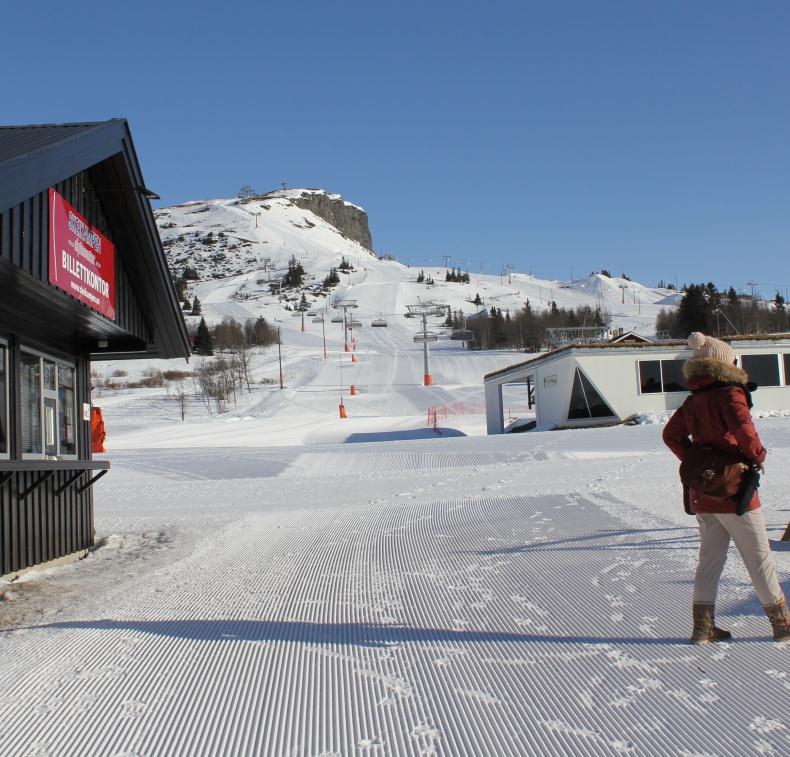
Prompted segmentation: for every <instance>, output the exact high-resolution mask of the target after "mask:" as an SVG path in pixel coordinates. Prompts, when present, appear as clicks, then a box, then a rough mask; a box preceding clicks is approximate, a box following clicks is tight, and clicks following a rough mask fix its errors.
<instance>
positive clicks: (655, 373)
mask: <svg viewBox="0 0 790 757" xmlns="http://www.w3.org/2000/svg"><path fill="white" fill-rule="evenodd" d="M639 385H640V387H641V388H642V394H655V393H656V392H660V391H661V361H660V360H640V361H639Z"/></svg>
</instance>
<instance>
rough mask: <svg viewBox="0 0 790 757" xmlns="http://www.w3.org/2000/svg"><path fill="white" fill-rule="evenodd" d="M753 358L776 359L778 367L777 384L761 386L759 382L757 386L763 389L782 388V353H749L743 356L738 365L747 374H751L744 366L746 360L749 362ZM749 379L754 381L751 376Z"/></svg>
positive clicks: (775, 362)
mask: <svg viewBox="0 0 790 757" xmlns="http://www.w3.org/2000/svg"><path fill="white" fill-rule="evenodd" d="M753 357H756V358H759V357H772V358H774V364H775V366H776V383H775V384H761V383H759V382H757V385H758V386H759V387H760V388H761V389H776V388H779V387H781V386H782V385H783V384H782V363H783V362H784V361H782V360H779V357H780V353H778V352H757V353H748V352H747V353H744V354H742V355H741V356H740V359H739V361H738V365H739V367H740V368H742V369H743V370H744V371H746V373H747V374H748V373H749V371H748V370H746V366H745V364H744V360H748V359H749V358H753ZM749 378H750V379H752V377H751V376H749ZM752 380H754V379H752ZM785 386H786V384H785Z"/></svg>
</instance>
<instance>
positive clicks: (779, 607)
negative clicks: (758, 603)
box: [765, 598, 790, 641]
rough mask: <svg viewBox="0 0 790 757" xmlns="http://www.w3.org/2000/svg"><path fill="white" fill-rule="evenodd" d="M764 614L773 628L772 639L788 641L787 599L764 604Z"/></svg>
mask: <svg viewBox="0 0 790 757" xmlns="http://www.w3.org/2000/svg"><path fill="white" fill-rule="evenodd" d="M765 614H766V615H767V616H768V620H770V621H771V627H772V628H773V629H774V641H790V610H788V609H787V600H786V599H784V598H783V599H782V601H781V602H777V603H776V604H775V605H765Z"/></svg>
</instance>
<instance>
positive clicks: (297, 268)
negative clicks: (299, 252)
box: [283, 255, 304, 289]
mask: <svg viewBox="0 0 790 757" xmlns="http://www.w3.org/2000/svg"><path fill="white" fill-rule="evenodd" d="M303 281H304V268H303V267H302V264H301V263H300V262H299V261H298V260H297V259H296V255H291V259H290V260H289V261H288V271H287V272H286V274H285V276H283V286H285V287H291V288H293V289H295V288H297V287H300V286H302V282H303Z"/></svg>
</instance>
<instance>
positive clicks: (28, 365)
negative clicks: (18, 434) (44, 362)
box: [19, 352, 43, 455]
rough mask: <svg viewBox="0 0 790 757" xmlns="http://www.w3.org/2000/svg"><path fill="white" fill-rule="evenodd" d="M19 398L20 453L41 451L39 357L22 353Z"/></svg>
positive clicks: (30, 453) (32, 453) (37, 453)
mask: <svg viewBox="0 0 790 757" xmlns="http://www.w3.org/2000/svg"><path fill="white" fill-rule="evenodd" d="M19 398H20V404H21V408H20V409H21V413H20V416H19V425H20V427H21V431H22V454H23V455H41V454H42V453H43V446H42V435H41V358H40V357H39V356H38V355H29V354H28V353H26V352H23V353H22V356H21V362H20V364H19Z"/></svg>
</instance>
